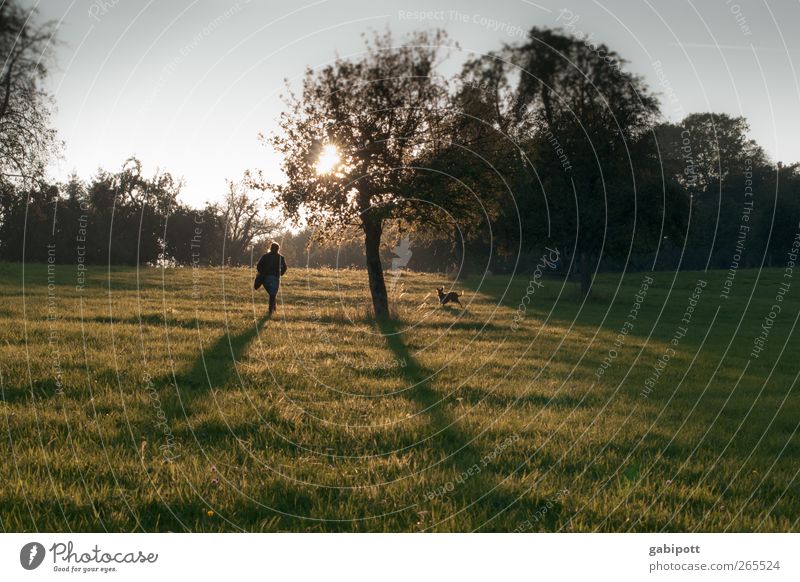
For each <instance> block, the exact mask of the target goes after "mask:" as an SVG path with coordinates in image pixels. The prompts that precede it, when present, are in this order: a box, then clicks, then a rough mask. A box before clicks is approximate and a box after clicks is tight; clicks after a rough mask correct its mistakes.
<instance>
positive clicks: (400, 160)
mask: <svg viewBox="0 0 800 582" xmlns="http://www.w3.org/2000/svg"><path fill="white" fill-rule="evenodd" d="M443 38H444V35H443V33H442V32H439V31H436V32H418V33H415V34H413V35H412V36H411V37H410V38H409V39H408V41H407V42H405V43H403V44H401V45H395V44H393V42H392V38H391V36H390V35H389V33H385V34H382V35H376V36H375V37H374V38H373V39H372V40H371V41H368V42H367V47H366V50H365V51H364V53H363V54H362V55H361V56H359V57H358V58H353V59H339V60H337V61H336V62H334V63H333V64H331V65H328V66H326V67H323V68H321V69H316V70H312V69H309V70H308V71H307V72H306V74H305V77H304V79H303V84H302V92H301V94H300V95H295V94H294V93H292V92H291V91H290V92H289V94H288V95H287V98H286V102H287V107H288V110H287V111H286V112H285V113H284V114H283V116H282V117H281V122H280V125H281V131H280V132H279V133H278V134H276V135H274V136H272V137H271V138H269V139H268V142H269V144H271V145H272V146H273V147H274V148H275V149H276V150H277V151H278V152H279V153H280V154H281V155H282V157H283V172H284V174H285V176H286V181H285V182H284V183H281V184H264V183H260V187H262V188H264V189H269V190H272V191H273V192H274V193H275V196H276V202H277V205H278V206H279V207H280V208H282V209H283V211H284V212H285V213H286V214H287V215H288V216H289V217H290V218H291V219H293V220H294V221H295V222H298V223H300V222H303V221H305V222H307V223H308V224H309V225H310V226H311V227H312V228H313V229H314V230H315V231H316V232H317V233H318V234H320V235H322V236H326V235H330V234H333V233H336V232H342V231H343V230H347V229H352V228H354V227H355V228H357V229H360V230H361V232H362V233H363V236H364V245H365V251H366V267H367V271H368V275H369V288H370V293H371V296H372V305H373V308H374V312H375V315H376V316H377V317H384V316H387V315H388V314H389V305H388V296H387V292H386V284H385V281H384V273H383V265H382V263H381V257H380V245H381V237H382V235H383V233H384V229H385V227H386V225H387V223H388V222H399V223H401V224H402V225H403V227H404V228H406V229H425V228H431V229H447V230H448V231H450V232H452V230H454V226H453V218H455V219H456V220H464V221H465V223H466V222H468V223H472V222H473V220H474V218H475V208H476V207H477V205H476V204H475V203H474V201H471V200H470V198H469V196H467V195H463V194H464V186H463V184H461V183H459V181H458V180H453V179H451V178H449V177H448V174H449V173H450V172H451V170H453V169H454V168H455V166H454V163H453V159H454V158H458V157H459V154H460V156H461V157H463V156H464V155H465V154H464V152H463V151H462V150H461V149H460V148H459V144H457V143H454V142H455V140H454V136H453V129H454V127H455V125H456V124H455V121H454V118H455V117H456V116H455V112H454V111H453V109H452V107H451V106H450V105H451V94H450V91H449V85H448V82H447V81H445V80H444V79H443V78H442V77H441V76H440V75H438V74H437V71H436V65H437V59H438V57H439V54H440V46H441V45H442V41H443ZM456 191H458V194H456V193H455V192H456ZM445 205H446V208H447V212H444V211H442V210H441V209H442V208H443V206H445ZM448 213H449V216H448Z"/></svg>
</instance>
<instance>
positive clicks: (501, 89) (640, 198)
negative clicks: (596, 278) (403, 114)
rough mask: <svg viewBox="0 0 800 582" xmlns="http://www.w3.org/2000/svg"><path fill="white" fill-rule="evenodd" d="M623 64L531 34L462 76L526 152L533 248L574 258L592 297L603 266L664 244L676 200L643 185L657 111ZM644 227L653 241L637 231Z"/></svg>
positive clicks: (547, 33) (596, 49)
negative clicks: (606, 260)
mask: <svg viewBox="0 0 800 582" xmlns="http://www.w3.org/2000/svg"><path fill="white" fill-rule="evenodd" d="M625 64H626V62H625V61H624V60H623V59H622V58H621V57H620V56H619V55H618V54H617V53H615V52H614V51H612V50H610V49H609V48H608V47H607V46H605V45H598V46H594V45H590V44H588V43H586V42H584V41H582V40H580V39H578V38H575V37H573V36H570V35H566V34H563V33H561V32H558V31H553V30H547V29H539V28H533V29H532V30H531V31H530V33H529V37H528V40H527V42H524V43H521V44H515V45H510V46H506V47H505V48H504V49H503V50H502V51H499V52H497V53H491V54H488V55H486V56H483V57H480V58H478V59H475V60H473V61H471V62H469V63H467V65H466V66H465V72H464V78H465V82H466V83H467V84H468V85H470V86H474V87H480V88H481V89H482V91H483V95H484V97H483V99H484V101H485V110H486V112H487V117H488V118H489V119H491V121H492V123H493V124H494V125H495V126H496V127H497V128H498V129H500V130H501V131H503V132H504V133H506V134H507V135H509V136H511V137H512V139H513V140H514V141H515V142H516V144H517V145H518V147H519V148H520V150H521V152H522V158H523V166H522V168H523V171H522V172H521V173H520V178H519V180H518V181H517V189H518V193H519V202H520V207H521V210H522V211H523V212H525V213H527V214H528V216H526V217H525V219H526V220H527V222H528V225H527V226H526V228H525V231H526V232H525V234H527V235H528V240H529V242H528V244H529V245H530V244H533V245H535V244H537V243H538V242H539V241H540V240H546V241H548V242H551V243H555V244H558V245H560V246H561V248H563V249H567V250H571V251H573V252H574V256H575V257H576V258H577V259H578V262H579V265H580V272H581V289H582V291H583V292H584V293H585V294H588V293H589V291H590V289H591V283H592V278H591V274H592V272H593V271H594V270H595V268H596V266H597V264H598V261H599V260H600V259H601V258H602V256H607V255H609V254H610V255H616V256H618V257H620V258H625V257H626V256H627V255H629V254H630V253H631V252H632V250H633V249H634V244H633V243H634V242H635V241H636V245H637V246H638V247H639V248H640V249H641V248H643V246H642V245H644V244H645V243H647V242H648V241H650V242H653V241H655V244H657V241H659V240H661V238H662V236H663V234H665V233H663V232H662V226H664V225H665V221H664V220H661V218H662V217H663V216H664V213H665V209H666V208H668V204H669V202H668V201H667V198H671V197H674V196H676V195H677V192H676V190H675V189H674V188H672V187H669V188H667V187H661V186H662V185H661V184H658V181H653V180H649V184H648V186H652V187H651V188H642V186H643V185H642V184H641V183H637V181H636V177H637V173H640V169H639V168H638V167H637V166H639V165H641V164H647V163H648V162H647V156H646V155H644V152H643V151H642V149H641V147H640V146H641V145H642V144H643V143H644V142H643V140H645V137H646V134H647V132H648V131H650V130H651V129H652V127H653V124H654V122H655V119H656V117H657V115H658V102H657V100H656V98H655V96H654V95H653V94H652V93H651V92H650V91H649V89H648V88H647V86H646V85H645V84H644V82H643V81H642V79H641V78H640V77H638V76H636V75H634V74H632V73H630V72H628V71H626V70H625V68H624V67H625ZM647 174H648V175H649V172H647ZM646 214H647V215H650V216H645V215H646ZM645 226H646V227H647V230H648V233H649V234H650V236H649V237H642V236H641V234H642V233H641V232H638V231H636V229H639V228H641V227H645ZM653 227H655V228H653ZM601 255H602V256H601Z"/></svg>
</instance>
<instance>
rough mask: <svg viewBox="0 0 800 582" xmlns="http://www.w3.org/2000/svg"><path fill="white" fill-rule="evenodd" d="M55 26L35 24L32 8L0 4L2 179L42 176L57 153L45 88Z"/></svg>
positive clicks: (12, 180)
mask: <svg viewBox="0 0 800 582" xmlns="http://www.w3.org/2000/svg"><path fill="white" fill-rule="evenodd" d="M54 30H55V27H54V25H53V24H52V23H44V24H37V23H36V14H35V10H27V9H24V8H23V7H21V6H20V5H19V3H18V2H16V1H15V0H10V1H5V2H0V59H2V69H0V181H1V182H5V183H11V184H24V183H31V182H32V181H33V180H37V179H40V178H42V176H43V174H44V170H45V167H46V165H47V163H48V161H49V160H50V158H51V156H52V155H53V154H54V153H56V152H57V149H58V144H57V142H56V135H55V131H54V130H53V129H52V128H51V127H50V110H51V98H50V96H49V95H48V93H47V92H46V91H45V89H44V87H43V82H44V80H45V78H46V76H47V73H48V66H47V65H48V62H49V59H50V56H51V54H50V47H51V45H52V42H53V36H54Z"/></svg>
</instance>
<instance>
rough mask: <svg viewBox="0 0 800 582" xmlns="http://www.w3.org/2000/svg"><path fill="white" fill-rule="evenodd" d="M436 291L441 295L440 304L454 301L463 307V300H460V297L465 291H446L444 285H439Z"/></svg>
mask: <svg viewBox="0 0 800 582" xmlns="http://www.w3.org/2000/svg"><path fill="white" fill-rule="evenodd" d="M436 293H437V294H438V295H439V304H440V305H447V304H448V303H450V302H453V303H458V306H459V307H463V306H462V305H461V301H459V300H458V298H459V297H461V295H463V294H464V293H463V292H462V293H461V294H459V293H456V292H455V291H450V293H445V292H444V287H437V288H436Z"/></svg>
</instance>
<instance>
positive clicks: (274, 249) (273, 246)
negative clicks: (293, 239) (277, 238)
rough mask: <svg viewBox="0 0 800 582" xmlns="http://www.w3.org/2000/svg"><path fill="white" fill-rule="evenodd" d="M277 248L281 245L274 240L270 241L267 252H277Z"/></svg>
mask: <svg viewBox="0 0 800 582" xmlns="http://www.w3.org/2000/svg"><path fill="white" fill-rule="evenodd" d="M279 250H281V245H279V244H278V243H276V242H274V241H273V242H272V243H271V244H270V245H269V252H271V253H277V252H278V251H279Z"/></svg>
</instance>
